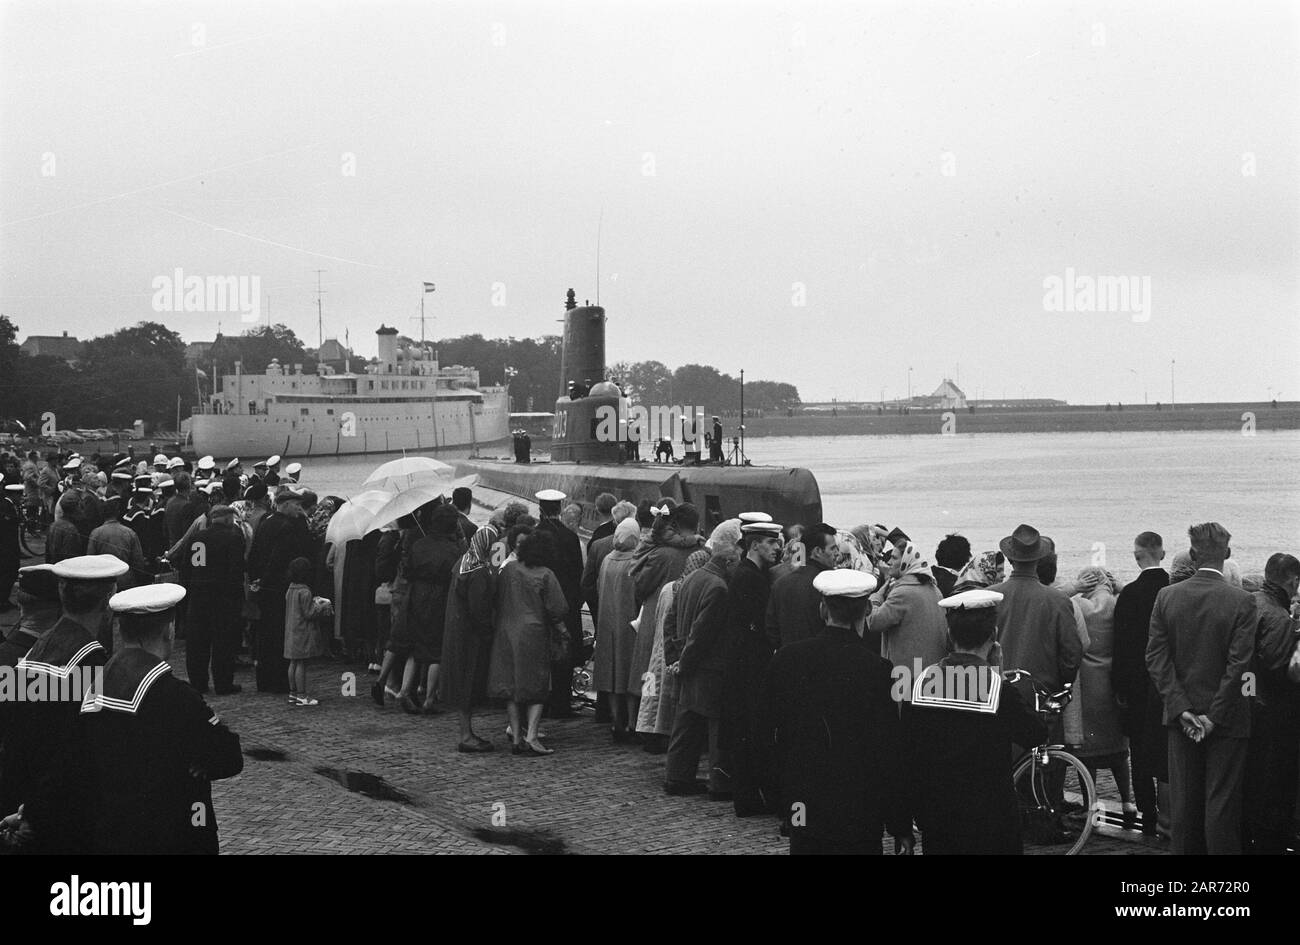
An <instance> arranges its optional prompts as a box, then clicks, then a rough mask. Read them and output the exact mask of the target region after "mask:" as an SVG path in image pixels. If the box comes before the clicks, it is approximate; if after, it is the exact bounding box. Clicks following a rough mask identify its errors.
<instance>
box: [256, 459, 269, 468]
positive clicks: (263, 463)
mask: <svg viewBox="0 0 1300 945" xmlns="http://www.w3.org/2000/svg"><path fill="white" fill-rule="evenodd" d="M266 466H267V463H266V460H264V459H259V460H258V461H257V462H255V463H254V464H253V468H254V469H265V468H266Z"/></svg>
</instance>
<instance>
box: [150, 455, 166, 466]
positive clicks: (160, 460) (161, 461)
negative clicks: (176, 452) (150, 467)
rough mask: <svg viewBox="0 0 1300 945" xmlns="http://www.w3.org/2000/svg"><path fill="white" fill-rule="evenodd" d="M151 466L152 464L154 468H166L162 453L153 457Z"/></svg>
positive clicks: (164, 457)
mask: <svg viewBox="0 0 1300 945" xmlns="http://www.w3.org/2000/svg"><path fill="white" fill-rule="evenodd" d="M153 464H154V465H155V466H166V465H167V457H166V456H164V455H163V454H162V453H159V454H158V455H157V456H155V457H154V458H153Z"/></svg>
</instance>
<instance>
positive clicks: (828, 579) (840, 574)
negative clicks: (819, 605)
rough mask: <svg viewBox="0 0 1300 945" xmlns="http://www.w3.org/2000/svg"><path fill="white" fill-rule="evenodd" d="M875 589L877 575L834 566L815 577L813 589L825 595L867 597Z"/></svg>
mask: <svg viewBox="0 0 1300 945" xmlns="http://www.w3.org/2000/svg"><path fill="white" fill-rule="evenodd" d="M875 589H876V577H875V575H873V574H868V573H867V572H866V571H856V570H854V569H852V568H832V569H830V570H829V571H823V572H822V573H821V574H819V575H817V576H816V577H815V578H813V590H815V591H817V592H818V593H819V594H821V595H822V596H823V597H866V596H867V595H868V594H870V593H871V592H872V591H874V590H875Z"/></svg>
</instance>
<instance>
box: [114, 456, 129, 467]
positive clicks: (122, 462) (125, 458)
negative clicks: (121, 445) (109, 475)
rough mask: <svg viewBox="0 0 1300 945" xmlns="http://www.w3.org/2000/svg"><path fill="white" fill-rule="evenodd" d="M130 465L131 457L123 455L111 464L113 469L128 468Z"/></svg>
mask: <svg viewBox="0 0 1300 945" xmlns="http://www.w3.org/2000/svg"><path fill="white" fill-rule="evenodd" d="M130 467H131V457H130V456H123V457H122V458H121V459H119V460H118V461H117V462H115V463H114V464H113V468H114V469H129V468H130Z"/></svg>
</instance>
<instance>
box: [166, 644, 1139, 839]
mask: <svg viewBox="0 0 1300 945" xmlns="http://www.w3.org/2000/svg"><path fill="white" fill-rule="evenodd" d="M182 648H183V644H180V645H178V650H180V649H182ZM173 664H174V666H175V667H176V672H177V673H178V675H183V672H184V671H183V665H184V664H183V659H181V658H180V654H179V653H178V654H177V657H176V658H174V659H173ZM354 671H355V670H354V669H353V667H351V666H350V665H345V664H342V663H337V662H321V663H318V664H316V665H314V666H313V667H312V669H311V673H310V677H311V686H312V689H313V694H314V695H315V696H316V697H317V698H318V699H320V702H321V704H320V705H319V706H315V707H311V708H294V707H290V706H288V705H286V704H284V702H283V697H272V696H267V695H261V694H258V693H255V692H251V691H246V692H244V693H240V694H238V695H235V696H225V697H218V696H210V697H209V702H210V703H211V704H212V705H213V706H214V708H216V709H217V710H218V711H219V712H220V714H221V715H222V717H223V718H224V719H225V720H226V722H227V723H228V724H229V725H230V726H231V727H232V728H233V729H234V730H235V731H237V732H238V733H239V735H240V737H241V739H242V741H243V745H244V749H245V752H246V755H247V756H248V757H246V759H245V769H244V773H243V774H242V775H240V776H239V777H238V778H234V779H231V780H229V781H223V782H218V783H217V784H215V785H214V790H213V799H214V803H215V804H216V809H217V816H218V820H219V823H220V827H221V837H222V850H223V852H226V853H261V852H319V853H530V852H563V853H757V854H777V853H784V852H785V851H786V842H785V841H784V840H783V839H782V838H781V837H780V836H779V835H778V833H777V830H776V826H775V824H774V823H773V822H772V821H771V820H769V819H768V818H746V819H743V820H742V819H737V818H736V817H735V816H734V815H733V814H732V811H731V805H730V804H718V803H713V802H710V801H708V800H707V799H705V798H701V797H686V798H682V797H668V796H666V795H664V794H663V792H662V790H661V783H662V780H663V758H662V756H653V755H649V754H647V753H645V752H643V751H641V750H640V749H639V748H638V747H635V746H621V745H620V746H616V745H613V744H612V743H611V742H610V739H609V735H608V731H607V730H606V729H605V728H604V727H603V726H600V725H597V724H595V722H593V721H592V718H591V714H590V713H586V714H585V716H584V717H583V718H580V719H576V720H565V721H555V720H543V722H542V729H543V731H545V732H547V734H548V738H547V744H548V745H549V746H550V747H552V748H554V749H555V752H556V753H555V754H554V755H551V756H549V757H546V758H535V757H531V756H514V755H511V754H510V752H509V749H508V746H507V743H506V739H505V734H504V730H505V724H506V720H505V713H504V711H503V710H488V711H485V712H483V713H482V715H481V716H479V721H478V722H477V724H476V726H475V727H476V730H477V731H478V733H479V734H480V735H483V736H484V737H488V738H490V739H491V740H492V741H493V742H495V743H496V745H497V751H495V752H492V753H491V754H461V753H458V752H457V751H456V750H455V748H456V742H457V739H458V734H457V727H456V719H455V716H454V714H452V713H444V714H441V715H437V716H432V717H425V716H408V715H406V714H405V713H403V712H402V711H401V710H399V709H398V708H396V707H395V706H392V705H390V706H388V707H387V708H384V709H380V708H378V707H377V706H375V705H374V703H373V702H372V701H371V700H370V695H369V690H370V684H371V682H372V681H373V679H374V677H372V676H368V675H366V674H365V673H364V672H360V673H357V675H356V695H355V696H350V695H343V694H342V693H341V688H342V686H341V676H342V674H343V673H346V672H354ZM239 681H240V682H241V683H243V684H244V685H245V686H246V687H247V688H248V689H250V690H251V688H252V685H251V683H252V680H251V672H249V671H247V670H245V671H241V673H240V680H239ZM280 757H282V758H283V760H269V759H274V758H280ZM323 769H328V772H329V773H319V772H320V771H321V770H323ZM337 772H360V773H362V777H361V780H363V781H365V780H366V778H365V775H372V776H377V777H379V778H382V779H383V783H382V784H379V785H373V784H370V785H365V786H366V787H368V788H370V789H371V793H372V794H373V793H376V791H375V790H373V789H374V788H376V787H378V788H379V791H378V793H383V792H384V790H385V789H387V788H391V789H392V790H394V791H397V792H399V793H400V794H401V795H402V796H403V797H404V799H405V800H404V801H401V800H398V801H395V800H381V799H375V798H373V797H369V796H366V795H365V794H362V793H357V792H356V791H352V790H348V789H347V788H346V787H344V786H343V785H342V784H340V783H339V781H338V780H336V778H337V777H339V775H338V774H336V773H337ZM494 814H495V815H496V823H495V824H494V822H493V820H494ZM502 817H504V823H502V822H501V821H502ZM1087 852H1088V853H1090V854H1130V853H1159V852H1163V850H1162V848H1161V847H1160V846H1159V845H1156V844H1150V843H1146V842H1143V841H1142V840H1140V839H1139V838H1138V835H1136V834H1124V833H1122V832H1120V831H1114V830H1111V829H1110V828H1101V830H1100V831H1099V832H1094V834H1093V837H1092V839H1091V840H1090V841H1089V845H1088V848H1087Z"/></svg>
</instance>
